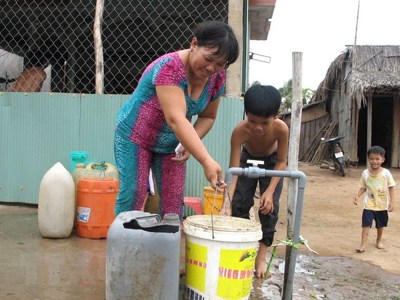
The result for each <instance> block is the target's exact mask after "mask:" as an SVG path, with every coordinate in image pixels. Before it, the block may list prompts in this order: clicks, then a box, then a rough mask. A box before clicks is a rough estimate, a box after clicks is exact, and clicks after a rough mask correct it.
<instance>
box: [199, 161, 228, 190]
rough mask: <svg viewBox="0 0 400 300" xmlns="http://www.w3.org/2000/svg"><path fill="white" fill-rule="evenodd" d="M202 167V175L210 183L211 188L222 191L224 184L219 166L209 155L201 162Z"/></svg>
mask: <svg viewBox="0 0 400 300" xmlns="http://www.w3.org/2000/svg"><path fill="white" fill-rule="evenodd" d="M202 166H203V169H204V175H205V176H206V178H207V180H208V181H209V182H210V183H211V186H212V188H213V189H214V190H215V189H218V191H221V192H222V191H223V190H224V188H225V187H226V184H225V182H224V180H223V177H222V168H221V166H220V165H219V164H218V163H217V162H216V161H215V160H214V159H212V158H211V156H210V157H209V158H208V159H207V160H205V161H204V162H203V163H202Z"/></svg>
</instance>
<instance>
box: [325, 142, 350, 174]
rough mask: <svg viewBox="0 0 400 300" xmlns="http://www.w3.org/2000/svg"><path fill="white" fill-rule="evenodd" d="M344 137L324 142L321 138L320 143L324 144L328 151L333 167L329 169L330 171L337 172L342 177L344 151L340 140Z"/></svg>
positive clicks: (343, 172)
mask: <svg viewBox="0 0 400 300" xmlns="http://www.w3.org/2000/svg"><path fill="white" fill-rule="evenodd" d="M343 138H344V137H343V136H342V137H339V136H338V137H334V138H331V139H328V140H326V139H325V138H321V143H323V144H326V145H327V146H328V150H329V156H330V158H331V160H332V162H333V167H332V168H330V169H331V170H332V171H334V172H336V171H339V172H340V174H341V175H342V176H343V177H344V176H345V175H346V173H345V171H344V166H345V162H344V151H343V147H342V145H341V144H340V140H341V139H343Z"/></svg>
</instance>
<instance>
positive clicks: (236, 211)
mask: <svg viewBox="0 0 400 300" xmlns="http://www.w3.org/2000/svg"><path fill="white" fill-rule="evenodd" d="M280 104H281V95H280V94H279V92H278V90H277V89H276V88H274V87H273V86H269V85H267V86H264V85H254V86H252V87H250V88H249V89H248V90H247V92H246V93H245V95H244V110H245V114H246V118H245V120H243V121H241V122H240V123H239V124H238V125H237V126H236V127H235V128H234V130H233V132H232V136H231V156H230V167H241V168H245V167H249V166H252V163H248V162H247V161H248V160H260V161H263V165H259V166H258V167H260V168H264V169H270V170H272V169H273V170H285V169H286V164H287V152H288V136H289V129H288V126H287V125H286V123H285V122H283V121H282V120H280V119H279V118H278V116H279V107H280ZM257 183H259V186H260V195H261V197H260V209H259V211H258V215H259V219H260V223H261V228H262V232H263V237H262V239H261V240H260V241H259V249H258V253H257V257H256V264H255V276H256V277H259V278H263V277H264V274H265V272H266V268H267V264H266V255H267V251H268V247H269V246H271V244H272V242H273V239H274V234H275V231H276V229H275V226H276V223H277V221H278V212H279V198H280V194H281V191H282V185H283V178H279V177H262V178H248V177H245V176H235V177H234V178H233V182H232V184H231V185H230V186H228V191H229V194H230V195H233V197H232V216H234V217H240V218H247V219H249V218H250V215H249V211H250V209H251V207H252V206H253V205H254V194H255V192H256V188H257Z"/></svg>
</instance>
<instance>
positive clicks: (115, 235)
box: [106, 211, 181, 300]
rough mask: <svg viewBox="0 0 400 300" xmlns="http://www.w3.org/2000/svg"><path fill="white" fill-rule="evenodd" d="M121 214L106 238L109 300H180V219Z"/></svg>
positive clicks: (144, 214)
mask: <svg viewBox="0 0 400 300" xmlns="http://www.w3.org/2000/svg"><path fill="white" fill-rule="evenodd" d="M174 215H175V216H173V215H172V214H166V216H165V221H162V220H161V218H160V216H159V215H156V214H150V213H146V212H142V211H128V212H122V213H120V214H119V215H118V216H117V217H116V218H115V220H114V222H113V223H112V224H111V226H110V229H109V231H108V235H107V255H106V256H107V258H106V299H107V300H116V299H146V300H159V299H163V300H177V299H179V261H180V242H181V233H180V227H179V216H178V215H176V214H174Z"/></svg>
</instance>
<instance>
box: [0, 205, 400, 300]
mask: <svg viewBox="0 0 400 300" xmlns="http://www.w3.org/2000/svg"><path fill="white" fill-rule="evenodd" d="M106 246H107V240H106V239H88V238H81V237H78V236H77V235H76V234H75V232H74V231H73V232H72V234H71V236H70V237H68V238H65V239H46V238H43V237H42V236H41V235H40V233H39V229H38V216H37V208H36V207H29V206H28V207H27V206H18V205H5V204H1V203H0V299H2V300H3V299H5V300H14V299H15V300H20V299H24V300H25V299H28V300H29V299H33V300H47V299H50V300H52V299H54V300H60V299H61V300H62V299H66V300H74V299H76V300H80V299H86V300H92V299H93V300H98V299H105V264H106ZM184 246H185V241H184V239H182V242H181V261H180V265H181V266H180V267H181V268H182V269H183V268H184ZM282 264H283V259H282V250H280V251H278V255H277V258H276V259H275V260H274V263H273V265H272V273H273V274H272V278H271V279H268V280H261V279H253V289H252V292H251V295H250V297H249V299H250V300H254V299H257V300H258V299H268V300H278V299H281V296H280V295H281V293H282V285H283V276H284V274H283V271H282V269H283V268H284V267H282ZM154 271H156V269H155V270H144V272H154ZM184 279H185V278H184V276H182V277H181V281H180V298H181V299H184V297H183V294H184ZM149 287H150V288H151V284H149ZM399 295H400V276H399V275H397V274H391V273H388V272H385V271H383V270H382V269H381V268H379V267H377V266H373V265H371V264H369V263H367V262H362V261H359V260H355V259H350V258H344V257H322V256H305V255H303V254H301V253H300V255H299V256H298V261H297V264H296V275H295V283H294V286H293V300H303V299H346V300H347V299H400V298H399ZM121 300H124V299H121Z"/></svg>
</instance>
